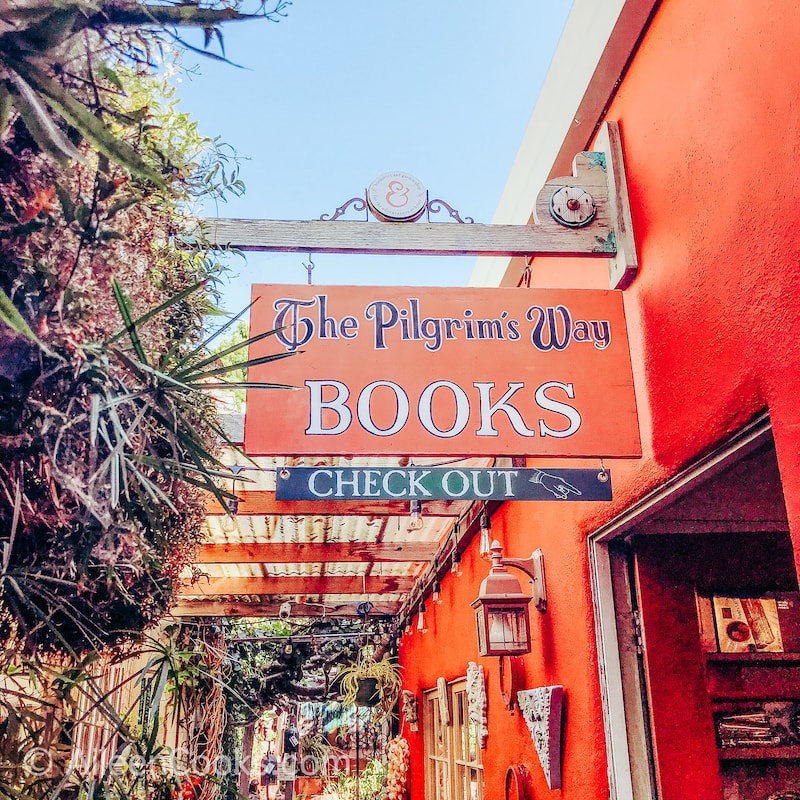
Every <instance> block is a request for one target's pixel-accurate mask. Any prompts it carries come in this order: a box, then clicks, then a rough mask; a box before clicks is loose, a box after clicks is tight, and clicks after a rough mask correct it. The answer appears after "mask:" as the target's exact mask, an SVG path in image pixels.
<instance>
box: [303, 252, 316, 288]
mask: <svg viewBox="0 0 800 800" xmlns="http://www.w3.org/2000/svg"><path fill="white" fill-rule="evenodd" d="M303 266H304V267H305V268H306V272H307V273H308V285H309V286H311V273H312V272H313V271H314V262H313V261H312V260H311V253H309V254H308V264H305V263H304V264H303Z"/></svg>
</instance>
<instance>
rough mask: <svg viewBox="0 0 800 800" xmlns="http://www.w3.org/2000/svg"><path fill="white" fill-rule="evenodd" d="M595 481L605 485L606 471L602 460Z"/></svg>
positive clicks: (606, 479)
mask: <svg viewBox="0 0 800 800" xmlns="http://www.w3.org/2000/svg"><path fill="white" fill-rule="evenodd" d="M597 480H599V481H600V482H601V483H606V482H607V481H608V470H607V469H606V465H605V464H604V463H603V459H602V458H601V459H600V472H598V473H597Z"/></svg>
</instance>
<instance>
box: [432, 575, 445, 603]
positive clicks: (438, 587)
mask: <svg viewBox="0 0 800 800" xmlns="http://www.w3.org/2000/svg"><path fill="white" fill-rule="evenodd" d="M431 600H433V602H434V603H436V605H441V603H442V584H441V583H439V579H438V578H437V579H436V580H435V581H434V582H433V589H432V590H431Z"/></svg>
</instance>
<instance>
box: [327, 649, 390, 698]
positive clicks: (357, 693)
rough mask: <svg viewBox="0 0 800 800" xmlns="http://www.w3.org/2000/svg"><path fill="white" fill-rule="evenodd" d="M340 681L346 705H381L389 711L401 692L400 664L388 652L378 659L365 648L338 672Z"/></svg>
mask: <svg viewBox="0 0 800 800" xmlns="http://www.w3.org/2000/svg"><path fill="white" fill-rule="evenodd" d="M339 685H340V687H341V692H342V703H344V704H345V705H353V704H357V705H361V706H379V707H380V708H381V709H382V710H383V711H384V713H386V714H389V713H391V710H392V708H393V707H394V705H395V703H396V702H397V698H398V697H399V695H400V688H401V685H402V681H401V678H400V667H399V666H398V665H397V663H396V662H394V661H392V660H391V659H390V658H389V657H388V656H386V655H384V656H383V657H382V658H380V659H376V658H375V657H374V655H373V654H372V653H371V652H369V651H364V650H362V651H361V652H360V653H359V655H358V659H357V660H356V661H355V662H353V663H352V664H348V665H347V666H346V667H344V668H342V670H341V671H340V672H339Z"/></svg>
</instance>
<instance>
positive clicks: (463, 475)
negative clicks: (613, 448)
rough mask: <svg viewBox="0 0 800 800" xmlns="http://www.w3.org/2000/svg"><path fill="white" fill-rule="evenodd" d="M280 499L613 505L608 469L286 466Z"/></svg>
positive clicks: (279, 480) (279, 483)
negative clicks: (601, 503)
mask: <svg viewBox="0 0 800 800" xmlns="http://www.w3.org/2000/svg"><path fill="white" fill-rule="evenodd" d="M275 496H276V498H277V499H278V500H370V499H371V500H540V501H541V500H557V501H565V500H566V501H602V500H611V499H612V495H611V473H610V472H609V470H607V469H559V468H553V469H546V470H543V469H530V468H524V469H523V468H517V469H514V468H511V469H500V468H494V467H489V468H480V469H472V468H463V469H462V468H450V467H286V468H284V469H279V470H278V476H277V487H276V493H275Z"/></svg>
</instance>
